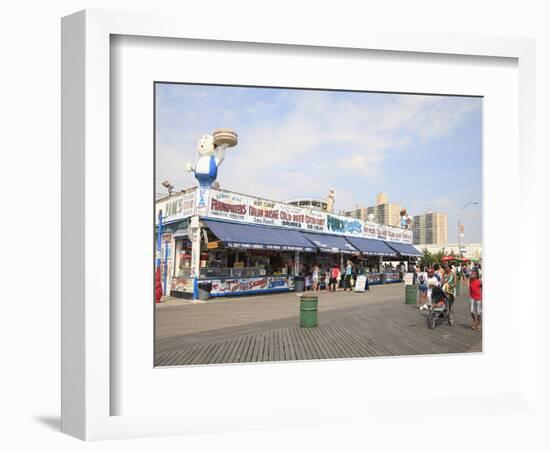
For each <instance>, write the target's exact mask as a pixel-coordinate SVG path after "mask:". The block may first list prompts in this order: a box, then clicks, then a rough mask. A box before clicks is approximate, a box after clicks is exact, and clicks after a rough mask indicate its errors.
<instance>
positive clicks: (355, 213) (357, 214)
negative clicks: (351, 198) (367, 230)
mask: <svg viewBox="0 0 550 450" xmlns="http://www.w3.org/2000/svg"><path fill="white" fill-rule="evenodd" d="M343 214H344V216H347V217H353V218H354V219H359V220H367V214H368V213H367V208H365V207H364V206H359V205H357V206H356V207H355V209H352V210H351V211H344V212H343Z"/></svg>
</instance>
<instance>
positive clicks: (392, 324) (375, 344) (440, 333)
mask: <svg viewBox="0 0 550 450" xmlns="http://www.w3.org/2000/svg"><path fill="white" fill-rule="evenodd" d="M403 291H404V288H403V285H394V286H384V287H379V288H378V289H373V290H372V291H371V292H369V293H368V294H355V293H351V294H350V293H347V294H345V293H340V294H335V295H332V294H326V293H322V294H321V296H320V303H321V304H323V303H325V307H324V308H321V307H320V312H319V325H318V326H317V327H315V328H300V327H299V325H298V315H297V313H296V311H295V309H296V307H295V306H292V308H293V309H291V310H289V309H288V308H289V307H290V306H288V307H287V306H285V305H284V304H283V305H281V304H278V305H276V307H277V308H278V309H277V310H276V311H278V315H279V316H280V317H276V318H274V319H272V320H265V317H256V316H255V315H254V313H250V312H248V316H246V317H247V318H249V319H250V323H240V324H239V321H238V320H236V322H237V323H238V324H237V325H233V326H231V321H230V320H228V321H227V322H228V324H229V325H230V326H227V327H221V326H218V327H216V328H214V329H205V330H203V331H197V332H192V333H187V334H178V333H177V332H175V333H174V334H173V335H170V333H169V331H168V330H167V329H166V328H165V329H164V330H163V335H164V337H163V338H162V339H157V342H156V348H157V353H156V358H155V364H156V365H157V366H181V365H203V364H223V363H252V362H263V361H300V360H314V359H339V358H364V357H380V356H404V355H427V354H445V353H464V352H480V351H481V341H482V339H481V333H480V332H475V331H473V330H471V329H470V318H469V311H468V303H467V299H466V298H464V297H459V298H457V300H456V302H455V316H456V324H455V326H453V327H451V326H449V325H448V324H447V323H446V322H441V323H439V324H438V326H437V327H436V328H435V329H434V330H430V329H428V327H427V326H426V320H425V319H426V313H424V312H421V311H419V310H418V308H416V307H414V306H410V305H405V304H404V295H403V294H404V293H403ZM346 295H347V297H345V296H346ZM342 298H343V300H341V299H342ZM285 299H286V300H288V302H289V305H295V304H296V303H297V300H296V297H295V296H294V295H293V294H288V297H285V298H284V299H281V298H279V299H277V298H276V297H263V298H262V301H263V302H266V303H269V302H277V301H279V302H284V301H285ZM246 302H247V299H245V298H240V299H236V300H234V303H233V302H225V303H219V304H217V305H214V304H212V305H209V306H210V310H209V311H208V312H207V314H206V315H202V314H203V313H204V311H199V312H197V314H199V315H200V317H202V318H203V320H207V319H208V314H210V315H215V314H218V313H219V312H220V311H221V312H223V314H229V313H230V312H231V308H232V307H235V308H242V309H243V310H246V308H248V309H254V311H256V310H257V309H258V307H257V305H255V304H254V302H249V303H246ZM237 305H238V306H237ZM243 305H244V306H243ZM204 306H205V305H197V306H191V308H196V307H199V308H201V307H204ZM262 306H265V307H268V306H267V305H262ZM187 308H189V306H187ZM236 310H237V309H235V311H236ZM182 311H183V312H185V310H183V308H180V309H179V310H178V312H179V313H180V314H181V316H180V318H182V317H185V319H181V320H190V321H192V320H193V317H191V316H192V315H193V314H192V313H191V311H192V310H190V309H187V312H188V314H183V313H182ZM192 312H193V313H195V311H192ZM172 313H173V314H170V312H164V313H163V316H164V317H165V318H166V319H163V318H162V317H161V318H159V317H157V326H158V325H159V321H161V322H162V321H163V320H165V321H166V322H168V323H169V321H168V317H170V316H173V315H174V314H175V315H176V316H177V313H176V312H175V311H173V312H172ZM286 314H290V315H289V316H288V315H286ZM254 317H256V318H255V319H254ZM261 319H263V320H261ZM195 326H196V325H195ZM198 328H199V330H200V327H198ZM179 330H180V332H181V328H179Z"/></svg>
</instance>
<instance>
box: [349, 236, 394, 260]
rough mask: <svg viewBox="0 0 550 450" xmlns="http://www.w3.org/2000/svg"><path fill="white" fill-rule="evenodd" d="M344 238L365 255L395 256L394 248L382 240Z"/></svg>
mask: <svg viewBox="0 0 550 450" xmlns="http://www.w3.org/2000/svg"><path fill="white" fill-rule="evenodd" d="M346 239H347V240H348V241H349V242H350V243H351V244H352V245H353V246H354V247H357V248H358V249H359V251H360V252H361V253H363V254H365V255H378V256H397V253H396V252H395V250H394V249H393V248H391V247H389V246H388V245H387V244H386V243H385V242H384V241H380V240H378V239H370V238H358V237H346Z"/></svg>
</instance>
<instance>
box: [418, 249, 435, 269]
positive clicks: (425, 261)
mask: <svg viewBox="0 0 550 450" xmlns="http://www.w3.org/2000/svg"><path fill="white" fill-rule="evenodd" d="M419 262H420V265H421V266H424V267H430V266H431V265H432V264H433V263H434V256H433V255H432V254H431V253H430V251H429V250H428V249H427V248H425V249H424V250H422V256H421V258H420V261H419Z"/></svg>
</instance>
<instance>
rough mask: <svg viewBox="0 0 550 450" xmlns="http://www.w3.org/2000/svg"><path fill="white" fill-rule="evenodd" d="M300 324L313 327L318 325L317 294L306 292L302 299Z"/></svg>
mask: <svg viewBox="0 0 550 450" xmlns="http://www.w3.org/2000/svg"><path fill="white" fill-rule="evenodd" d="M300 326H301V327H305V328H311V327H316V326H317V296H316V295H311V294H304V295H302V297H301V299H300Z"/></svg>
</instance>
